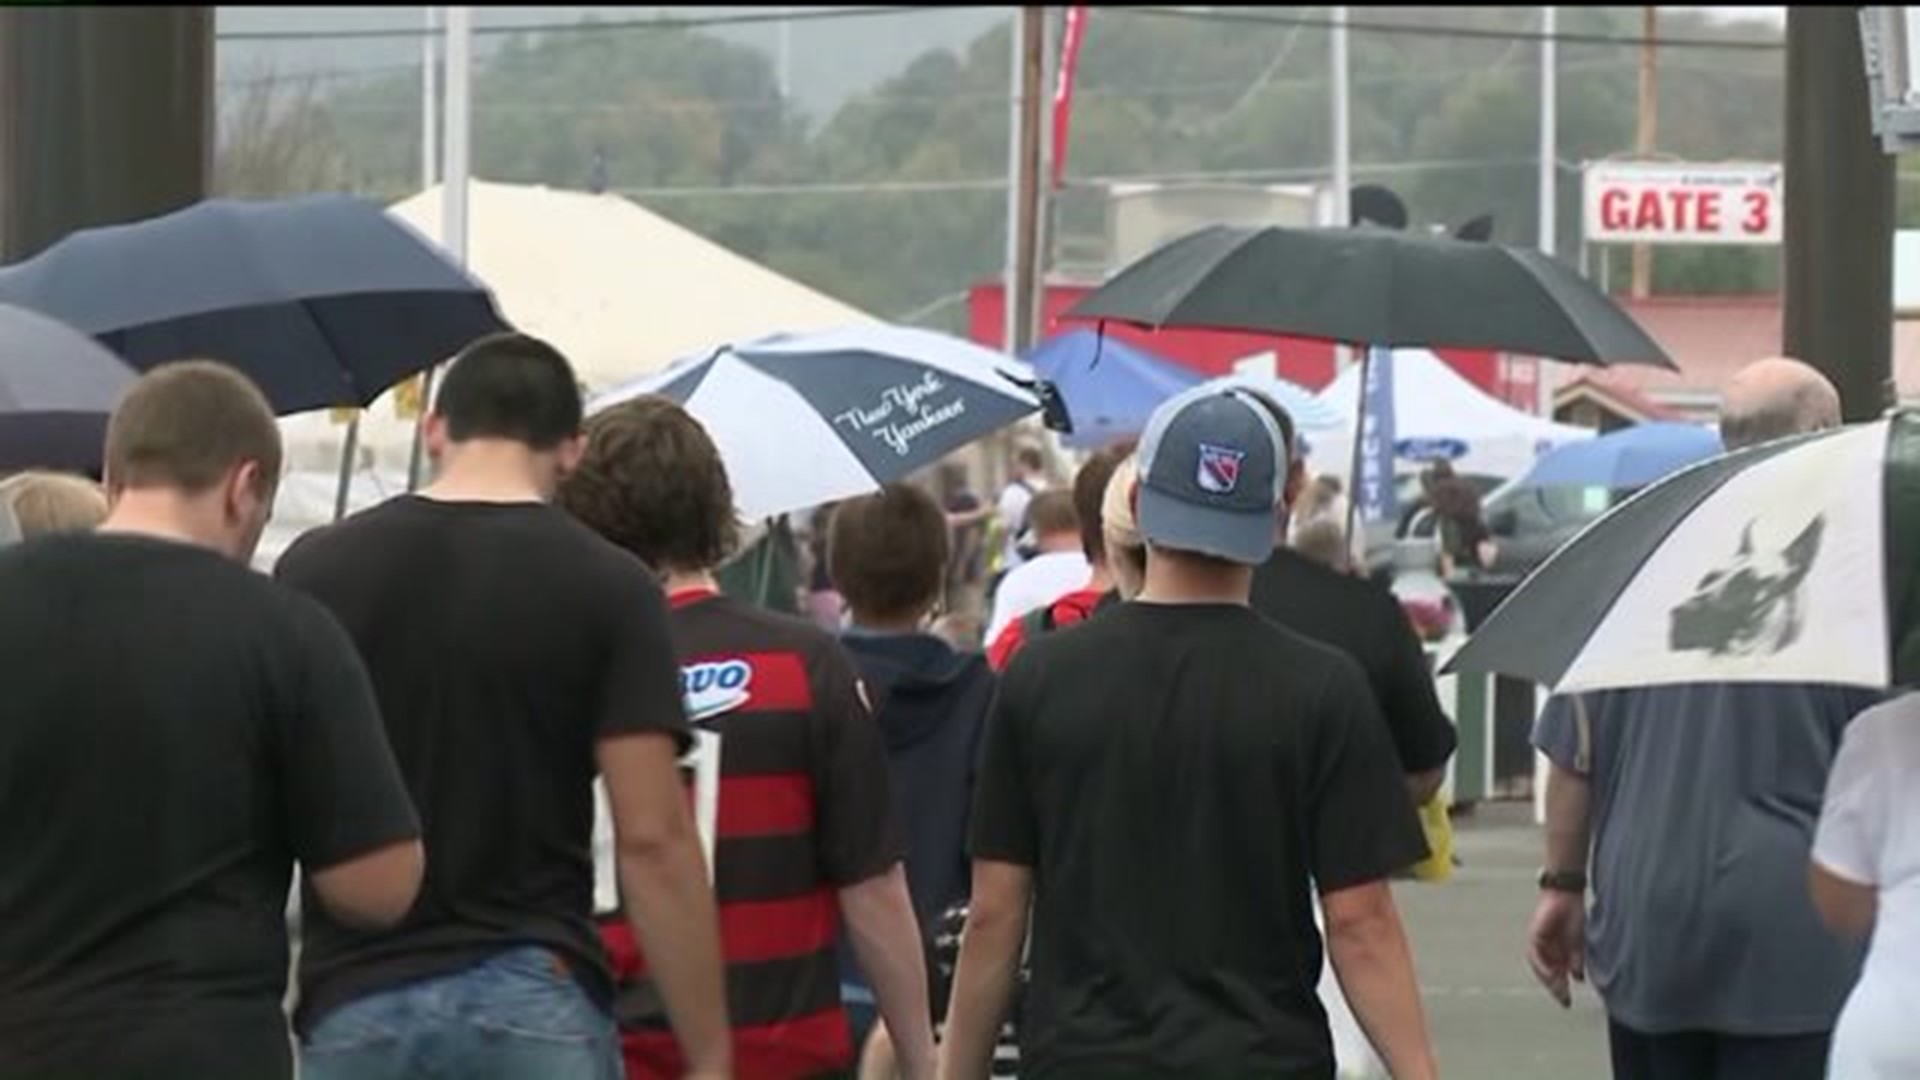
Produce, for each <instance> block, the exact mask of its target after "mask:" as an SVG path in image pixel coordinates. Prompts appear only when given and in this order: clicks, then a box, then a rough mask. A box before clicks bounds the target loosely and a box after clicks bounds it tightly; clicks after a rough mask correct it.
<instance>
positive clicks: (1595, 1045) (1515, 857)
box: [1394, 803, 1610, 1080]
mask: <svg viewBox="0 0 1920 1080" xmlns="http://www.w3.org/2000/svg"><path fill="white" fill-rule="evenodd" d="M1454 830H1455V845H1456V851H1457V853H1458V854H1459V857H1460V859H1461V860H1462V862H1463V863H1464V865H1463V866H1461V867H1459V868H1458V869H1457V870H1456V871H1455V874H1454V877H1453V880H1451V881H1448V882H1446V883H1445V884H1441V885H1428V884H1419V883H1412V882H1408V883H1405V884H1401V885H1398V886H1396V887H1395V889H1394V896H1395V899H1396V900H1397V901H1398V902H1399V906H1400V911H1401V915H1402V917H1403V918H1404V919H1405V921H1406V923H1407V932H1408V934H1409V936H1410V937H1411V938H1412V940H1413V948H1414V954H1415V963H1416V965H1417V968H1418V971H1419V974H1420V985H1421V989H1422V991H1423V997H1424V998H1425V1001H1426V1007H1427V1019H1428V1022H1429V1024H1431V1026H1432V1029H1433V1037H1434V1042H1435V1044H1436V1049H1437V1051H1438V1053H1439V1057H1440V1072H1441V1075H1443V1076H1451V1077H1471V1078H1473V1080H1549V1078H1550V1080H1607V1077H1608V1076H1609V1075H1610V1073H1609V1069H1608V1064H1607V1043H1606V1017H1605V1015H1604V1014H1603V1013H1602V1011H1601V1009H1600V1005H1599V1000H1598V999H1597V998H1596V997H1595V996H1594V994H1593V992H1592V990H1591V989H1589V988H1587V987H1585V986H1577V987H1576V988H1575V995H1574V1005H1573V1008H1572V1010H1570V1011H1568V1010H1562V1009H1561V1008H1560V1007H1559V1006H1558V1005H1557V1004H1556V1003H1555V1002H1554V1001H1553V999H1552V998H1550V997H1548V996H1547V994H1546V991H1544V990H1542V989H1541V988H1540V985H1539V984H1538V983H1537V982H1535V981H1534V978H1533V973H1532V972H1531V971H1530V970H1529V969H1528V967H1527V962H1526V954H1525V948H1526V933H1527V923H1528V920H1529V919H1530V918H1531V917H1532V914H1533V904H1534V896H1535V889H1534V877H1535V875H1536V874H1537V873H1538V871H1539V866H1540V858H1541V848H1540V834H1539V830H1538V829H1536V828H1535V827H1534V825H1533V822H1532V817H1531V806H1530V805H1528V804H1523V803H1502V804H1487V805H1483V806H1481V807H1480V808H1478V810H1477V811H1476V812H1475V813H1474V814H1472V815H1470V816H1464V817H1459V818H1456V819H1455V822H1454Z"/></svg>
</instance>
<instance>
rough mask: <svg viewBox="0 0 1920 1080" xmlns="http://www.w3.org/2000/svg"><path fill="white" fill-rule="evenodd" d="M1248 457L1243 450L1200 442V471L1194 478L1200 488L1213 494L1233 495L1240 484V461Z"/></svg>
mask: <svg viewBox="0 0 1920 1080" xmlns="http://www.w3.org/2000/svg"><path fill="white" fill-rule="evenodd" d="M1246 459H1247V455H1246V452H1245V451H1243V450H1230V449H1228V448H1227V447H1224V446H1209V445H1208V444H1206V443H1201V444H1200V471H1199V474H1198V475H1197V476H1196V477H1195V478H1194V479H1195V480H1196V481H1197V482H1198V483H1199V484H1200V490H1201V491H1205V492H1208V493H1210V494H1213V495H1231V494H1233V489H1234V488H1236V487H1238V486H1240V463H1241V462H1242V461H1245V460H1246Z"/></svg>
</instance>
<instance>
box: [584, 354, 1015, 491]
mask: <svg viewBox="0 0 1920 1080" xmlns="http://www.w3.org/2000/svg"><path fill="white" fill-rule="evenodd" d="M1029 376H1030V372H1028V371H1027V370H1026V368H1025V365H1023V364H1021V363H1020V362H1019V361H1017V360H1014V359H1012V358H1011V357H1008V356H1005V355H1003V354H1001V353H997V352H994V351H992V350H990V349H984V348H981V347H980V346H978V345H974V344H972V343H971V342H967V341H963V340H961V339H959V338H956V337H951V336H949V335H946V334H940V333H935V332H933V331H930V330H914V329H909V328H905V327H897V326H871V327H868V326H862V327H850V328H846V329H840V330H827V331H822V332H820V333H814V334H786V335H776V336H774V337H770V338H763V339H761V340H759V341H755V342H750V343H747V344H744V345H734V346H728V347H725V348H722V349H719V350H717V351H716V352H714V353H713V354H712V355H710V356H706V357H703V358H697V359H693V360H690V361H683V362H681V363H679V364H675V365H674V366H673V367H671V368H669V369H667V370H666V371H664V372H661V373H660V374H658V375H652V376H648V377H646V378H644V379H637V380H634V381H633V382H630V383H626V384H624V385H622V386H619V387H616V388H614V389H613V390H610V391H608V392H607V393H605V394H603V395H601V396H600V397H598V398H596V399H594V401H593V402H592V404H591V406H590V411H595V412H597V411H599V410H601V409H604V408H606V407H608V406H610V405H615V404H618V403H619V402H622V401H626V400H628V399H631V398H635V397H638V396H640V395H642V394H661V395H664V396H666V397H669V398H672V399H673V400H674V401H677V402H679V403H680V404H681V405H683V406H685V407H686V409H687V411H688V412H690V413H692V414H693V416H694V418H695V419H697V420H699V421H700V423H701V424H702V425H704V426H705V427H706V429H707V432H708V434H710V435H711V436H712V437H713V441H714V443H715V445H717V446H718V447H719V449H720V456H721V457H722V459H724V461H725V462H726V466H727V474H728V477H729V478H730V479H731V480H732V483H733V495H734V502H735V505H736V506H737V507H738V509H739V510H740V512H741V513H743V514H745V515H746V516H748V517H750V518H761V517H772V516H775V515H777V514H784V513H789V512H791V511H794V510H802V509H805V508H807V507H810V506H819V505H821V504H823V503H829V502H833V501H835V500H838V499H844V498H847V497H849V496H853V495H860V494H864V493H866V492H869V491H872V490H874V489H875V488H877V487H879V486H880V485H881V484H884V483H887V482H889V481H893V480H898V479H901V478H903V477H905V476H906V475H907V474H909V473H912V472H915V471H917V470H919V469H922V468H925V467H926V466H928V465H932V464H933V463H934V462H936V461H939V460H940V459H941V458H943V457H945V456H947V455H948V454H950V453H952V452H953V451H955V450H958V449H959V448H960V447H962V446H965V445H966V444H968V443H970V442H973V441H974V440H976V439H979V438H981V437H982V436H985V435H988V434H991V433H993V432H995V431H998V430H999V429H1001V428H1003V427H1006V426H1007V425H1009V424H1012V423H1013V422H1015V421H1016V420H1019V419H1020V418H1021V417H1024V416H1027V415H1030V414H1032V413H1033V412H1035V411H1037V410H1038V409H1039V408H1040V402H1039V400H1038V399H1037V398H1035V397H1034V396H1033V395H1032V394H1030V393H1028V392H1027V391H1025V390H1023V389H1021V388H1020V387H1018V386H1016V385H1014V383H1013V382H1012V381H1011V378H1021V379H1025V378H1028V377H1029ZM1010 377H1011V378H1010Z"/></svg>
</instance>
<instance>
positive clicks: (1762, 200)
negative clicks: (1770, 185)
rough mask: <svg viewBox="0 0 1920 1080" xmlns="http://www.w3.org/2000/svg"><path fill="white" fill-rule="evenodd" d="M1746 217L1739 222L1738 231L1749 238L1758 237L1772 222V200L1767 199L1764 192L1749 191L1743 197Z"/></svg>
mask: <svg viewBox="0 0 1920 1080" xmlns="http://www.w3.org/2000/svg"><path fill="white" fill-rule="evenodd" d="M1745 201H1746V204H1747V216H1746V217H1744V218H1742V219H1741V220H1740V231H1741V232H1744V233H1746V234H1747V235H1749V236H1758V235H1760V234H1761V233H1764V232H1766V231H1767V228H1768V226H1769V224H1770V223H1771V221H1772V218H1771V217H1770V215H1771V214H1772V212H1773V200H1771V199H1769V198H1767V193H1766V192H1764V191H1749V192H1747V194H1746V196H1745Z"/></svg>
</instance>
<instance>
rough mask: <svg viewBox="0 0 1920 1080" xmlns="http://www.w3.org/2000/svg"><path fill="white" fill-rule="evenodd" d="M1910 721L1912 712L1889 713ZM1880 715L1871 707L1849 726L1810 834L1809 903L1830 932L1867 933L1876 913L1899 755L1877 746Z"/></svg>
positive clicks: (1859, 935) (1861, 935) (1858, 935)
mask: <svg viewBox="0 0 1920 1080" xmlns="http://www.w3.org/2000/svg"><path fill="white" fill-rule="evenodd" d="M1891 719H1893V720H1894V721H1897V722H1903V723H1911V722H1913V719H1914V718H1913V717H1912V716H1904V715H1900V716H1893V717H1891ZM1881 722H1882V714H1881V713H1880V712H1879V711H1878V710H1872V711H1869V712H1867V713H1865V714H1863V715H1862V716H1860V717H1859V718H1857V719H1856V720H1854V721H1853V723H1852V724H1851V725H1849V727H1848V729H1847V731H1846V733H1845V735H1844V736H1843V738H1842V741H1841V744H1840V751H1839V753H1838V754H1836V755H1835V756H1834V760H1833V769H1832V770H1831V771H1830V772H1829V773H1828V775H1827V794H1826V800H1825V802H1824V803H1823V805H1822V806H1821V808H1820V824H1819V826H1818V828H1817V829H1816V830H1815V833H1814V841H1813V865H1812V869H1811V870H1810V872H1809V873H1810V876H1811V879H1812V880H1811V883H1810V887H1811V888H1812V890H1813V904H1814V907H1815V908H1816V909H1817V910H1818V911H1819V912H1820V917H1821V919H1822V920H1824V921H1825V922H1826V924H1827V926H1828V927H1829V928H1830V929H1832V930H1833V931H1834V933H1836V934H1839V935H1841V936H1842V937H1847V938H1856V939H1857V938H1865V937H1867V936H1868V935H1870V934H1872V932H1873V923H1874V920H1875V918H1877V917H1878V915H1879V892H1878V888H1877V886H1878V884H1879V881H1880V873H1879V871H1880V864H1881V853H1882V852H1883V851H1885V850H1886V843H1887V835H1888V831H1889V827H1890V821H1891V819H1892V817H1893V809H1892V805H1891V793H1890V792H1889V791H1888V790H1887V789H1888V787H1889V786H1890V784H1891V781H1892V778H1891V777H1888V776H1886V775H1885V773H1886V770H1887V769H1888V768H1889V766H1890V765H1891V763H1892V762H1893V761H1896V760H1898V758H1899V755H1898V754H1897V753H1895V752H1893V751H1891V750H1886V749H1881V748H1880V747H1878V746H1877V745H1876V744H1877V743H1878V742H1879V741H1880V725H1881Z"/></svg>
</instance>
